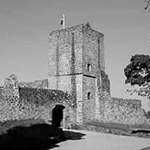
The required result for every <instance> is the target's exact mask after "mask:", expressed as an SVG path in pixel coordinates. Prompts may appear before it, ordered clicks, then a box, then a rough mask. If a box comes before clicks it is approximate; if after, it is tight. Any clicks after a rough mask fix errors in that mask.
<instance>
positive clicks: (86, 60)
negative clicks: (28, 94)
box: [49, 23, 110, 124]
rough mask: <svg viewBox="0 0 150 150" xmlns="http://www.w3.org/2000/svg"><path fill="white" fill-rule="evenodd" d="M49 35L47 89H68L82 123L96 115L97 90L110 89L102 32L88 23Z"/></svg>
mask: <svg viewBox="0 0 150 150" xmlns="http://www.w3.org/2000/svg"><path fill="white" fill-rule="evenodd" d="M49 39H50V42H49V43H50V44H49V47H50V48H49V89H58V90H62V91H67V92H68V93H69V94H71V95H72V96H73V99H74V101H76V104H77V110H76V111H77V112H76V113H77V123H78V124H83V122H84V120H90V119H92V118H95V113H96V112H95V107H96V99H97V97H99V95H100V93H101V92H102V91H104V90H106V91H107V92H108V93H109V92H110V85H109V79H108V78H107V75H106V74H105V62H104V35H103V34H102V33H100V32H97V31H95V30H93V29H92V28H91V27H90V25H89V23H87V24H81V25H76V26H74V27H70V28H66V29H62V30H58V31H53V32H51V33H50V38H49ZM102 75H103V79H105V80H106V81H105V83H104V82H103V81H104V80H103V79H102ZM102 85H103V86H102Z"/></svg>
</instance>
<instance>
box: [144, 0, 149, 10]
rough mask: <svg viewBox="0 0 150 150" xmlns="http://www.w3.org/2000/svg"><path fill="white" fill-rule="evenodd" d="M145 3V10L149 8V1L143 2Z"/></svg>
mask: <svg viewBox="0 0 150 150" xmlns="http://www.w3.org/2000/svg"><path fill="white" fill-rule="evenodd" d="M145 2H146V6H145V9H147V8H148V7H149V5H150V0H145Z"/></svg>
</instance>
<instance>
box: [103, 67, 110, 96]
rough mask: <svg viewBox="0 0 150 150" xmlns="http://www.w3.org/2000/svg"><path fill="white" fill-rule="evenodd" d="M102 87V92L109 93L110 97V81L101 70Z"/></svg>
mask: <svg viewBox="0 0 150 150" xmlns="http://www.w3.org/2000/svg"><path fill="white" fill-rule="evenodd" d="M101 85H102V86H101V89H102V92H107V93H108V94H109V95H110V80H109V78H108V75H107V74H106V73H105V72H104V71H103V70H101Z"/></svg>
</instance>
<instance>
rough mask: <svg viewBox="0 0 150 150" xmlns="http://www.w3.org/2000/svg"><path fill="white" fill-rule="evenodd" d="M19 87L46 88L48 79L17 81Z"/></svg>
mask: <svg viewBox="0 0 150 150" xmlns="http://www.w3.org/2000/svg"><path fill="white" fill-rule="evenodd" d="M18 86H19V87H28V88H40V89H48V79H43V80H35V81H33V82H19V83H18Z"/></svg>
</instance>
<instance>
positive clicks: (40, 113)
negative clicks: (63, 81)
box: [0, 76, 76, 128]
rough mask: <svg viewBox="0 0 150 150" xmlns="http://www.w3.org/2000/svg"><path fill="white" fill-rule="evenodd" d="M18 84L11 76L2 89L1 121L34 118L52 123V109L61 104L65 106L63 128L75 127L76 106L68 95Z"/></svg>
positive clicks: (0, 100)
mask: <svg viewBox="0 0 150 150" xmlns="http://www.w3.org/2000/svg"><path fill="white" fill-rule="evenodd" d="M14 77H15V82H13V81H14ZM17 83H18V81H17V78H16V76H10V77H9V78H6V81H5V84H4V87H3V88H1V94H0V121H2V122H3V121H7V120H20V119H32V118H33V119H43V120H45V121H46V122H47V123H50V120H51V115H52V109H53V108H54V107H55V106H56V105H57V104H61V105H63V106H65V110H64V119H63V126H64V127H66V128H70V127H71V126H75V124H76V122H75V121H76V120H75V115H76V114H75V105H74V103H73V101H72V97H71V96H70V95H69V94H68V93H64V92H63V91H60V90H48V89H41V88H30V87H18V86H16V85H17ZM26 85H28V84H26ZM29 86H30V84H29ZM14 87H15V89H14ZM14 90H15V91H18V93H16V92H14ZM16 95H17V97H16Z"/></svg>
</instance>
